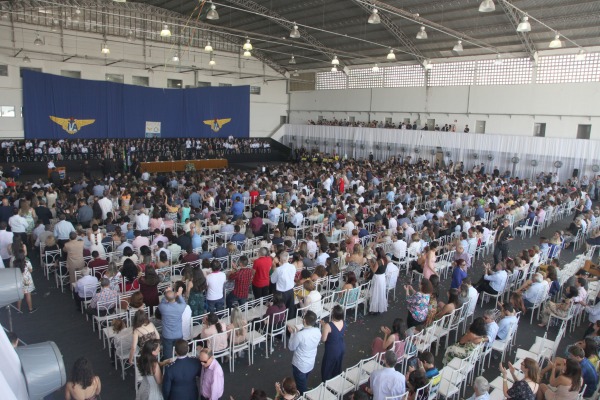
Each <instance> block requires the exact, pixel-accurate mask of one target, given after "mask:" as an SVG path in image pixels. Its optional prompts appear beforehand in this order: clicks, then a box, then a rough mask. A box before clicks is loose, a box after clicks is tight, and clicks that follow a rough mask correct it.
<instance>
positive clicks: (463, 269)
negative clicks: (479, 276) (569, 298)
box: [450, 258, 467, 289]
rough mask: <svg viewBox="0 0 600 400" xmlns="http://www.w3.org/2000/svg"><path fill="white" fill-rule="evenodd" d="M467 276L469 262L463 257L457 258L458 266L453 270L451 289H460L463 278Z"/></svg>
mask: <svg viewBox="0 0 600 400" xmlns="http://www.w3.org/2000/svg"><path fill="white" fill-rule="evenodd" d="M466 277H467V263H466V262H465V260H463V259H462V258H459V259H458V260H456V266H455V267H454V270H453V271H452V282H451V283H450V289H458V288H459V287H460V285H462V281H463V279H465V278H466Z"/></svg>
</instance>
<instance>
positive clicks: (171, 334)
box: [158, 287, 187, 359]
mask: <svg viewBox="0 0 600 400" xmlns="http://www.w3.org/2000/svg"><path fill="white" fill-rule="evenodd" d="M182 293H183V288H182V287H180V288H179V290H178V291H177V293H175V292H173V289H171V288H167V289H166V290H165V295H164V298H163V299H162V302H161V303H160V304H159V305H158V309H159V311H160V314H161V316H162V337H161V342H162V346H163V358H165V359H166V358H171V357H173V344H174V343H175V341H177V340H179V339H182V338H183V330H182V328H181V324H182V323H181V320H182V315H183V311H184V310H185V306H186V304H185V299H184V298H183V296H182V295H181V294H182ZM186 353H187V351H186Z"/></svg>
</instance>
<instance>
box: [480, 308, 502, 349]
mask: <svg viewBox="0 0 600 400" xmlns="http://www.w3.org/2000/svg"><path fill="white" fill-rule="evenodd" d="M495 316H496V312H495V310H485V311H484V312H483V320H484V321H485V331H486V332H487V337H488V342H487V347H490V346H491V345H492V344H493V343H494V340H496V335H497V334H498V329H499V328H498V324H497V323H496V320H495V319H494V317H495Z"/></svg>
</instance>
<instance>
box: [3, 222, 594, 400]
mask: <svg viewBox="0 0 600 400" xmlns="http://www.w3.org/2000/svg"><path fill="white" fill-rule="evenodd" d="M568 222H570V218H567V219H565V220H563V221H560V222H558V223H557V224H554V225H553V226H551V227H549V228H547V229H546V230H545V231H544V232H543V234H544V235H546V236H549V235H550V232H552V231H554V230H556V229H557V228H558V227H564V226H566V225H567V224H568ZM538 239H539V238H538V237H534V238H531V239H529V238H527V239H525V240H520V239H518V240H515V241H513V243H512V245H511V250H510V255H514V254H515V253H516V252H517V251H518V250H520V249H523V248H526V247H531V246H532V245H533V244H535V243H537V242H538ZM30 256H31V258H32V262H33V264H34V273H33V278H34V282H35V285H36V291H35V293H34V294H33V302H34V306H35V307H38V308H39V310H38V311H37V312H36V313H35V314H32V315H28V314H27V313H25V314H22V315H17V314H15V313H14V312H13V323H14V331H15V332H16V333H17V334H18V335H19V337H20V338H21V339H22V340H23V341H25V342H26V343H28V344H32V343H37V342H43V341H48V340H50V341H54V342H56V344H57V345H58V347H59V348H60V350H61V351H62V354H63V357H64V362H65V366H66V368H67V371H68V374H69V373H70V368H71V366H72V365H73V362H74V361H75V360H76V359H77V358H78V357H81V356H85V357H88V358H89V359H90V360H91V362H92V364H93V366H94V369H95V372H96V374H98V375H99V376H100V377H101V379H102V398H103V399H134V398H135V390H134V382H133V381H134V379H133V372H132V371H131V370H128V371H127V373H126V377H125V380H122V379H121V371H120V370H115V368H114V366H113V365H111V360H110V359H109V357H108V352H107V350H106V349H103V347H102V341H101V340H99V339H98V333H97V332H96V333H94V332H92V324H91V322H90V321H86V320H85V317H84V316H82V315H81V314H80V313H79V312H78V311H76V310H75V304H74V302H73V300H72V298H71V295H70V293H68V292H66V291H65V293H61V291H60V289H57V288H56V286H55V284H54V281H53V280H50V281H48V280H46V278H45V277H44V276H43V273H42V271H41V269H40V268H39V255H38V254H37V253H34V254H31V255H30ZM574 256H575V254H573V252H572V250H571V249H568V250H566V251H563V254H562V255H561V262H562V263H563V264H564V263H566V262H568V261H571V260H572V259H573V258H574ZM490 259H491V257H490V256H488V257H487V258H486V260H485V261H489V260H490ZM483 261H484V260H477V261H476V262H475V263H474V267H472V268H471V269H470V270H469V276H470V277H471V278H472V280H473V282H476V281H477V280H478V279H479V278H480V277H481V275H482V274H483V267H482V264H483ZM407 281H408V280H407V278H406V277H401V279H400V280H399V282H398V287H399V288H401V287H402V285H404V284H406V283H407ZM440 286H441V288H440V294H441V295H442V294H443V295H442V299H441V300H445V299H444V297H445V293H446V290H447V288H448V287H449V280H448V281H446V282H442V284H441V285H440ZM396 295H397V296H396V301H395V302H393V303H391V304H390V308H389V310H388V312H387V313H385V314H383V315H380V316H363V315H362V314H361V313H359V318H358V320H357V321H356V322H354V321H353V320H352V318H349V320H347V322H348V328H347V333H346V356H345V359H344V368H347V367H350V366H352V365H354V364H356V363H357V362H358V361H359V360H360V359H362V358H366V357H368V356H369V355H370V348H371V342H372V340H373V338H375V337H376V336H378V335H379V327H380V326H381V325H387V326H389V325H391V323H392V320H393V319H394V318H396V317H401V318H406V305H405V296H404V293H403V290H397V293H396ZM484 308H485V305H484ZM482 311H483V309H482V308H481V307H479V306H478V307H477V310H476V315H480V314H481V313H482ZM0 322H1V323H2V325H3V326H5V327H7V326H8V320H7V312H6V310H1V311H0ZM583 330H584V327H583V326H582V327H580V328H578V329H577V330H576V331H575V332H574V333H573V334H571V333H567V335H566V338H565V339H563V341H562V344H561V349H562V348H564V346H565V345H566V344H567V343H573V342H574V341H576V340H578V339H579V338H580V337H581V336H582V333H583ZM556 332H557V328H550V330H549V334H548V337H549V338H550V339H553V338H554V336H555V335H556ZM543 334H544V330H542V329H541V328H539V327H538V326H537V325H536V322H535V321H534V324H532V325H530V324H529V314H528V315H527V316H526V318H523V319H521V324H520V327H519V330H518V335H517V345H516V346H515V348H513V354H511V355H508V356H507V360H512V359H513V358H514V352H515V351H516V349H517V348H524V349H529V347H530V346H531V344H532V343H533V341H534V339H535V336H543ZM453 340H454V337H453V336H452V337H451V338H450V342H451V343H452V342H453ZM282 347H283V346H282V344H281V343H278V344H277V345H276V348H275V352H274V353H273V354H272V355H271V356H270V357H269V358H268V359H267V358H264V356H262V354H263V353H262V351H260V350H259V353H258V355H257V356H256V357H255V363H254V365H252V366H248V365H247V363H248V360H247V359H238V360H237V361H236V366H235V372H234V373H230V372H229V371H228V367H227V366H224V371H225V395H224V398H225V399H228V398H229V396H233V397H234V398H235V399H237V400H241V399H244V398H247V397H249V395H250V390H251V389H252V388H257V389H258V388H260V389H263V390H265V391H266V392H267V393H268V394H269V396H270V397H273V396H274V395H275V390H274V383H275V382H277V381H280V380H281V379H282V378H284V377H286V376H291V375H292V368H291V358H292V353H291V352H290V351H289V350H287V349H283V348H282ZM443 354H444V349H443V348H440V351H439V355H438V356H437V358H436V360H437V363H438V365H439V366H440V368H441V359H442V357H443ZM322 356H323V346H319V351H318V355H317V362H316V365H315V369H314V371H313V373H312V375H311V377H310V380H309V387H314V386H317V385H318V384H319V383H320V367H321V365H320V362H321V358H322ZM498 363H499V360H492V363H491V367H490V368H489V369H488V370H487V371H485V373H484V376H486V377H487V378H489V379H493V378H495V377H496V376H498V374H499V372H498ZM60 398H64V394H63V392H62V391H60V392H56V393H55V394H53V395H50V396H48V397H47V399H60Z"/></svg>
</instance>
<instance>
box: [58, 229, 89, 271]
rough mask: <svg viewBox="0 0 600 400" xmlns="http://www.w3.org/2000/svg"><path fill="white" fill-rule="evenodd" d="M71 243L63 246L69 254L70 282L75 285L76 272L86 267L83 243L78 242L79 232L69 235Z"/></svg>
mask: <svg viewBox="0 0 600 400" xmlns="http://www.w3.org/2000/svg"><path fill="white" fill-rule="evenodd" d="M69 239H70V240H69V241H68V242H67V243H65V245H64V246H63V251H64V252H66V253H67V270H68V271H69V282H70V283H75V282H77V279H76V278H75V271H78V270H80V269H82V268H83V267H84V266H85V260H84V258H83V245H84V243H83V241H82V240H77V232H75V231H73V232H71V233H69Z"/></svg>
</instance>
